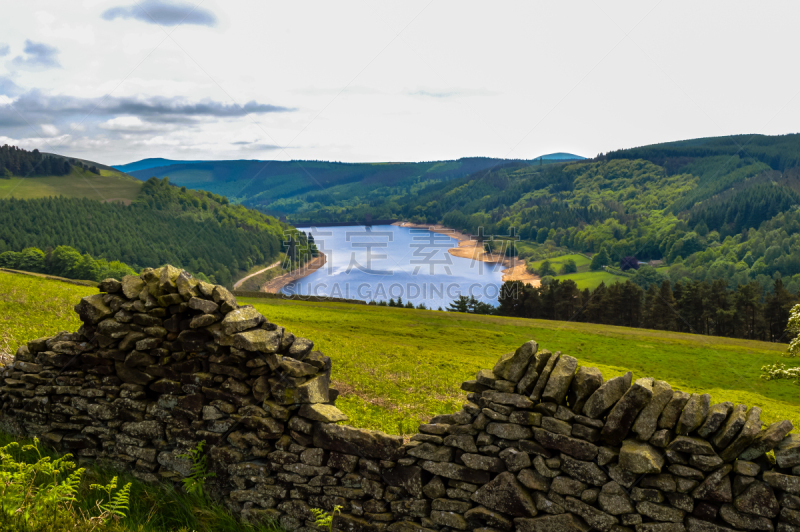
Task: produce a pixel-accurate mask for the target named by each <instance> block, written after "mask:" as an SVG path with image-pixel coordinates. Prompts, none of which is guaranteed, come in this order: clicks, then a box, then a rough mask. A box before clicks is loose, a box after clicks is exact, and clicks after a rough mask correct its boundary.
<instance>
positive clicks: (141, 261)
mask: <svg viewBox="0 0 800 532" xmlns="http://www.w3.org/2000/svg"><path fill="white" fill-rule="evenodd" d="M290 230H291V228H290V227H289V226H287V225H286V224H283V223H281V222H279V221H277V220H276V219H275V218H273V217H270V216H267V215H264V214H262V213H259V212H256V211H253V210H250V209H246V208H245V207H243V206H241V205H231V204H230V203H229V201H228V200H227V198H225V197H222V196H219V195H216V194H212V193H209V192H200V191H192V190H187V189H186V188H179V187H176V186H172V185H170V183H169V180H168V179H163V180H160V179H155V178H154V179H150V180H148V181H147V182H146V183H144V184H143V186H142V187H141V190H140V192H139V194H138V195H137V196H136V198H135V199H134V201H133V202H132V203H131V204H130V205H125V204H123V203H121V202H107V203H102V202H99V201H96V200H92V199H86V198H65V197H48V198H37V199H28V200H20V199H4V200H0V252H4V253H0V266H2V267H11V268H14V267H19V268H20V269H33V270H34V271H37V270H36V269H35V268H37V267H38V268H41V269H43V270H44V271H43V273H55V274H61V275H65V274H64V273H63V272H61V271H60V270H59V271H58V272H56V271H53V270H52V268H56V267H58V268H62V266H59V265H58V261H61V262H64V260H66V259H64V258H63V257H67V256H71V255H69V253H66V252H65V251H64V250H63V249H60V248H59V247H60V246H70V247H72V248H74V249H75V250H77V252H78V253H79V255H78V258H80V254H88V255H90V256H91V257H94V258H102V259H106V260H107V261H121V262H122V263H125V264H123V265H122V266H125V265H127V267H130V268H132V269H133V270H136V271H139V270H140V269H141V268H144V267H157V266H160V265H163V264H165V263H170V264H173V265H175V266H178V267H182V268H185V269H187V270H189V271H190V272H192V273H194V274H197V275H199V276H200V277H201V278H208V279H210V280H212V281H213V282H217V283H220V284H230V282H231V280H232V279H233V278H234V277H235V276H238V275H240V274H242V273H243V272H244V271H246V270H248V269H249V268H250V267H252V266H254V265H257V264H269V263H272V262H274V261H276V260H278V258H279V257H280V256H281V252H282V249H283V248H284V234H285V232H286V231H290ZM298 238H300V239H302V235H298ZM303 243H304V242H303ZM29 248H36V249H38V250H41V252H40V253H36V252H35V251H30V249H29ZM26 250H27V252H26ZM54 256H55V258H56V259H58V260H55V261H53V260H52V258H53V257H54ZM70 260H72V261H73V263H74V262H75V261H76V260H77V259H74V260H73V259H70ZM26 261H27V262H26ZM84 262H85V263H86V264H90V261H89V260H88V259H87V260H86V261H84ZM28 264H35V265H36V266H35V267H34V268H30V267H27V265H28ZM122 266H119V265H116V266H115V267H114V268H116V270H117V271H121V272H124V271H125V268H123V267H122ZM70 268H73V270H74V271H75V272H76V273H74V276H78V275H79V273H77V272H78V271H81V272H85V271H88V270H87V268H88V266H80V265H73V266H70ZM114 268H112V269H114ZM97 275H100V273H97ZM68 276H69V275H68Z"/></svg>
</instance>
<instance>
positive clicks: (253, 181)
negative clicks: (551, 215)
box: [118, 157, 530, 215]
mask: <svg viewBox="0 0 800 532" xmlns="http://www.w3.org/2000/svg"><path fill="white" fill-rule="evenodd" d="M147 161H154V160H153V159H151V160H147ZM162 161H167V160H166V159H163V160H162ZM509 162H510V161H508V160H505V159H490V158H486V157H471V158H464V159H458V160H455V161H432V162H419V163H403V162H400V163H338V162H325V161H247V160H238V161H190V162H185V161H174V162H170V164H168V165H164V166H148V167H147V168H144V169H141V170H130V169H129V170H128V172H129V173H130V174H131V175H133V176H134V177H137V178H139V179H142V180H146V179H149V178H150V177H159V178H161V177H169V179H170V182H172V183H174V184H177V185H182V186H186V187H188V188H194V189H203V190H208V191H210V192H214V193H216V194H222V195H224V196H227V197H228V198H229V199H230V200H231V201H234V202H238V203H242V204H243V205H246V206H248V207H255V208H258V209H261V210H263V211H265V212H269V213H273V214H278V215H285V214H293V213H296V212H299V211H303V210H306V209H308V208H309V207H310V206H313V205H314V204H319V205H343V204H345V203H353V202H360V201H361V200H367V199H368V198H369V197H376V198H382V199H383V198H389V197H393V196H396V195H404V194H407V193H409V192H412V191H414V190H418V189H421V188H424V187H425V186H427V185H429V184H432V183H439V182H444V181H448V180H451V179H456V178H459V177H464V176H467V175H469V174H472V173H475V172H480V171H482V170H487V169H490V168H495V167H498V166H502V165H503V164H507V163H509ZM518 162H521V161H518ZM139 163H143V164H145V165H150V164H153V163H152V162H144V161H140V162H137V163H131V165H126V166H124V167H118V168H129V167H131V166H132V165H137V164H139ZM522 163H523V164H530V163H524V162H522Z"/></svg>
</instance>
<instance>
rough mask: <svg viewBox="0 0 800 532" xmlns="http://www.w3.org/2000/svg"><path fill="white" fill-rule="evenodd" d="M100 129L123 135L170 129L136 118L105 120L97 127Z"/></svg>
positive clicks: (123, 117) (120, 117) (121, 117)
mask: <svg viewBox="0 0 800 532" xmlns="http://www.w3.org/2000/svg"><path fill="white" fill-rule="evenodd" d="M99 127H100V128H101V129H106V130H108V131H120V132H125V133H147V132H152V131H157V130H165V129H170V127H169V126H166V125H164V124H152V123H150V122H145V121H143V120H142V119H141V118H139V117H138V116H118V117H116V118H112V119H111V120H106V121H105V122H103V123H102V124H100V125H99Z"/></svg>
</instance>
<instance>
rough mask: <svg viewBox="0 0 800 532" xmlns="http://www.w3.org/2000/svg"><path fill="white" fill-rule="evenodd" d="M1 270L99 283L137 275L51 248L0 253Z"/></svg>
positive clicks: (122, 267) (120, 266) (110, 263)
mask: <svg viewBox="0 0 800 532" xmlns="http://www.w3.org/2000/svg"><path fill="white" fill-rule="evenodd" d="M0 268H9V269H12V270H23V271H26V272H34V273H46V274H48V275H55V276H57V277H66V278H67V279H80V280H84V281H97V282H99V281H102V280H103V279H108V278H109V277H113V278H114V279H120V280H121V279H122V278H123V277H125V276H126V275H136V273H137V272H136V271H135V270H134V269H133V268H131V267H130V266H128V265H127V264H125V263H123V262H120V261H117V260H113V261H108V260H106V259H95V258H93V257H92V256H91V255H89V254H88V253H84V254H81V253H80V252H79V251H78V250H76V249H75V248H72V247H70V246H58V247H57V248H55V249H52V248H48V249H47V250H46V251H42V250H41V249H38V248H32V247H30V248H25V249H23V250H22V251H4V252H3V253H0Z"/></svg>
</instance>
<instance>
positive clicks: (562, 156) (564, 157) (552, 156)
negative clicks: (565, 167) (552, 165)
mask: <svg viewBox="0 0 800 532" xmlns="http://www.w3.org/2000/svg"><path fill="white" fill-rule="evenodd" d="M540 158H541V159H544V160H545V161H582V160H583V159H585V158H586V157H581V156H580V155H575V154H572V153H564V152H558V153H548V154H547V155H540V156H539V157H537V158H536V159H535V160H538V159H540Z"/></svg>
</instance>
